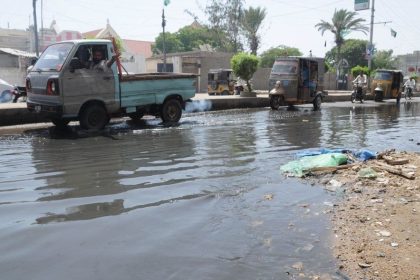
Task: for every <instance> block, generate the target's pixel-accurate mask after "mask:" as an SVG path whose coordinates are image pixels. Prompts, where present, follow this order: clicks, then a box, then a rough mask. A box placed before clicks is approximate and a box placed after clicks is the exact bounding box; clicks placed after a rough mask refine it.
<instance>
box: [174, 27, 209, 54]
mask: <svg viewBox="0 0 420 280" xmlns="http://www.w3.org/2000/svg"><path fill="white" fill-rule="evenodd" d="M175 36H176V37H177V38H178V40H179V41H180V42H181V49H182V51H192V50H193V49H197V48H198V47H199V46H200V45H203V44H209V45H213V46H214V44H213V40H212V37H211V34H210V33H209V31H208V30H207V29H206V28H204V27H193V26H185V27H183V28H181V29H179V30H178V32H177V33H176V34H175Z"/></svg>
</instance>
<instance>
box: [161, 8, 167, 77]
mask: <svg viewBox="0 0 420 280" xmlns="http://www.w3.org/2000/svg"><path fill="white" fill-rule="evenodd" d="M165 26H166V20H165V9H162V29H163V68H162V72H166V44H165V43H166V42H165Z"/></svg>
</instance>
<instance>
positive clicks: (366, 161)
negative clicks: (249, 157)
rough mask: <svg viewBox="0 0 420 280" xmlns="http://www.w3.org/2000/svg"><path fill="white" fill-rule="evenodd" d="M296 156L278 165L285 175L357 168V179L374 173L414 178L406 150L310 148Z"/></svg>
mask: <svg viewBox="0 0 420 280" xmlns="http://www.w3.org/2000/svg"><path fill="white" fill-rule="evenodd" d="M296 157H297V159H296V160H293V161H290V162H288V163H287V164H284V165H282V166H281V167H280V170H281V171H282V172H283V173H284V174H286V175H287V176H292V177H293V176H294V177H305V176H310V175H319V174H322V173H335V172H336V171H338V170H345V169H352V170H357V171H358V172H357V174H358V177H359V178H369V179H374V178H376V177H377V176H378V172H384V171H386V172H388V173H391V174H394V175H399V176H402V177H404V178H406V179H410V180H413V179H415V172H416V169H417V167H416V166H414V165H410V164H409V157H408V154H407V153H404V152H396V151H395V150H387V151H384V152H381V153H375V152H372V151H369V150H348V149H324V148H322V149H316V150H314V149H310V150H305V151H302V152H299V153H297V154H296Z"/></svg>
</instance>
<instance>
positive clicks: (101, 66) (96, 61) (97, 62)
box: [89, 49, 116, 71]
mask: <svg viewBox="0 0 420 280" xmlns="http://www.w3.org/2000/svg"><path fill="white" fill-rule="evenodd" d="M115 59H116V55H113V56H112V57H111V59H110V60H106V59H105V58H104V53H103V51H102V50H100V49H93V53H92V61H91V62H90V65H89V69H92V70H98V71H105V70H106V69H108V68H110V67H111V66H112V64H113V63H114V62H115Z"/></svg>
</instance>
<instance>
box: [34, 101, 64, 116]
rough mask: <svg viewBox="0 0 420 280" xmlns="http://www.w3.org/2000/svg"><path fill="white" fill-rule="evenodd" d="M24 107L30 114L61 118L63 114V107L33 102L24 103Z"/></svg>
mask: <svg viewBox="0 0 420 280" xmlns="http://www.w3.org/2000/svg"><path fill="white" fill-rule="evenodd" d="M26 106H27V108H28V110H29V111H30V112H36V113H42V114H47V115H54V116H61V115H62V114H63V106H61V105H52V104H51V105H50V104H39V103H34V102H26Z"/></svg>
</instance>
